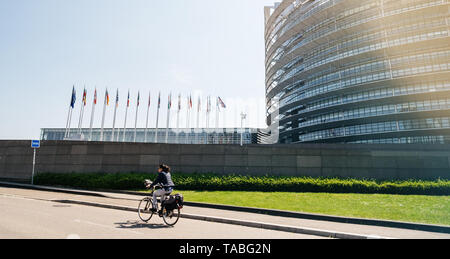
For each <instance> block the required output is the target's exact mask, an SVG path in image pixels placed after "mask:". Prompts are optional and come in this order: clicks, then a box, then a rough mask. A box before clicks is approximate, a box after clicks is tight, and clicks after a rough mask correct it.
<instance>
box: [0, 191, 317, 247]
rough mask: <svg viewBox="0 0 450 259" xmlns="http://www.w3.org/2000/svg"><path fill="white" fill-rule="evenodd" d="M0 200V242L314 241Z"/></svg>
mask: <svg viewBox="0 0 450 259" xmlns="http://www.w3.org/2000/svg"><path fill="white" fill-rule="evenodd" d="M4 192H5V191H4V190H2V194H0V208H1V210H0V238H1V239H22V238H32V239H66V238H68V239H80V238H81V239H105V238H107V239H125V238H126V239H154V238H158V239H180V238H183V239H311V238H318V237H316V236H308V235H301V234H295V233H287V232H280V231H271V230H264V229H257V228H250V227H242V226H236V225H228V224H220V223H212V222H205V221H197V220H189V219H180V221H179V222H178V224H177V225H176V226H175V227H167V226H166V225H165V224H164V222H163V220H162V219H161V218H159V217H155V216H154V217H153V218H152V219H151V221H150V222H149V223H143V222H141V221H139V220H138V215H137V214H136V213H132V212H127V211H119V210H112V209H104V208H96V207H89V206H82V205H67V204H61V203H55V202H51V201H47V200H37V199H34V198H25V197H21V196H18V195H14V194H4Z"/></svg>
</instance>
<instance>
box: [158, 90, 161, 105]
mask: <svg viewBox="0 0 450 259" xmlns="http://www.w3.org/2000/svg"><path fill="white" fill-rule="evenodd" d="M159 108H161V92H159V95H158V109H159Z"/></svg>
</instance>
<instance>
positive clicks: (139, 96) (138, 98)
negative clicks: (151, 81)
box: [137, 91, 141, 106]
mask: <svg viewBox="0 0 450 259" xmlns="http://www.w3.org/2000/svg"><path fill="white" fill-rule="evenodd" d="M140 99H141V94H140V92H139V91H138V96H137V106H139V100H140Z"/></svg>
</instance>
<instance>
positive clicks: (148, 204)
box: [138, 197, 153, 222]
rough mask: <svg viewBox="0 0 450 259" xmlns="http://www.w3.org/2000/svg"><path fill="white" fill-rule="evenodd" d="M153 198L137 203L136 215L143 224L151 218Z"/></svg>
mask: <svg viewBox="0 0 450 259" xmlns="http://www.w3.org/2000/svg"><path fill="white" fill-rule="evenodd" d="M152 208H153V198H149V197H147V198H144V199H142V200H141V202H139V207H138V215H139V218H140V219H141V220H142V221H144V222H148V221H149V220H150V219H151V218H152V216H153V211H152Z"/></svg>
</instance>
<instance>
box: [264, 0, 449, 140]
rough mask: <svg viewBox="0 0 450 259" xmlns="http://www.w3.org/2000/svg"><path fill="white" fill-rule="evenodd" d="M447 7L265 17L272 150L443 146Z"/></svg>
mask: <svg viewBox="0 0 450 259" xmlns="http://www.w3.org/2000/svg"><path fill="white" fill-rule="evenodd" d="M449 1H450V0H316V1H313V0H285V1H283V2H281V3H276V4H275V6H273V7H266V8H265V19H266V20H265V22H266V28H265V40H266V46H265V47H266V48H265V49H266V102H267V123H268V125H269V126H272V130H274V129H273V126H274V125H275V127H276V128H277V129H278V130H279V132H277V134H279V137H278V142H279V143H308V142H309V143H314V142H318V143H330V142H331V143H450V70H449V69H450V38H449V34H450V27H449V24H450V15H449V13H450V3H449ZM269 128H270V127H269Z"/></svg>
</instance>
